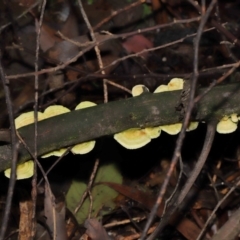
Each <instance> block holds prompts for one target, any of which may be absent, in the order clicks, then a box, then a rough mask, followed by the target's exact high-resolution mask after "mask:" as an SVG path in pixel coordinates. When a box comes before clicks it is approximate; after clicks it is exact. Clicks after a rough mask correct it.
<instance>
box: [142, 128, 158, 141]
mask: <svg viewBox="0 0 240 240" xmlns="http://www.w3.org/2000/svg"><path fill="white" fill-rule="evenodd" d="M144 131H145V132H146V134H147V135H148V136H149V137H150V138H151V139H154V138H158V137H159V136H160V135H161V127H160V126H159V127H147V128H145V129H144Z"/></svg>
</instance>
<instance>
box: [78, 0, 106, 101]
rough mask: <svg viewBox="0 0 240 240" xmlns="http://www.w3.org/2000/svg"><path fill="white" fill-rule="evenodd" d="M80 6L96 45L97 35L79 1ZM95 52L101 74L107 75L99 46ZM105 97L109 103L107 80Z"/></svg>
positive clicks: (104, 90)
mask: <svg viewBox="0 0 240 240" xmlns="http://www.w3.org/2000/svg"><path fill="white" fill-rule="evenodd" d="M78 4H79V7H80V11H81V13H82V16H83V19H84V21H85V23H86V25H87V28H88V30H89V32H90V36H91V38H92V40H93V42H94V43H96V42H97V39H96V37H95V34H94V31H93V28H92V26H91V23H90V22H89V20H88V17H87V15H86V13H85V10H84V8H83V5H82V1H81V0H78ZM94 50H95V53H96V56H97V60H98V65H99V69H100V71H101V74H105V71H104V70H103V61H102V57H101V53H100V50H99V47H98V45H95V47H94ZM103 95H104V103H107V102H108V89H107V82H106V79H103Z"/></svg>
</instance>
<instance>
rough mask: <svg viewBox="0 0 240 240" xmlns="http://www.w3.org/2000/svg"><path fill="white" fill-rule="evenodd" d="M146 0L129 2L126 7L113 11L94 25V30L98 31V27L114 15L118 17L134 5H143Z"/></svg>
mask: <svg viewBox="0 0 240 240" xmlns="http://www.w3.org/2000/svg"><path fill="white" fill-rule="evenodd" d="M145 2H146V0H139V1H136V2H134V3H132V4H129V5H127V6H126V7H124V8H121V9H119V10H117V11H114V12H112V13H111V15H110V16H108V17H106V18H104V19H103V20H102V21H101V22H99V23H98V24H97V25H96V26H94V27H93V30H94V31H96V30H97V29H98V28H100V27H101V26H102V25H103V24H104V23H107V22H108V21H110V20H111V19H112V18H113V17H116V16H117V15H118V14H120V13H122V12H125V11H127V10H129V9H131V8H133V7H137V6H138V5H141V4H143V3H145Z"/></svg>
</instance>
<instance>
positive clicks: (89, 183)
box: [74, 159, 99, 215]
mask: <svg viewBox="0 0 240 240" xmlns="http://www.w3.org/2000/svg"><path fill="white" fill-rule="evenodd" d="M98 165H99V159H96V161H95V164H94V167H93V171H92V173H91V176H90V179H89V181H88V186H87V188H86V190H85V192H84V193H83V195H82V198H81V200H80V201H79V203H78V205H77V207H76V208H75V210H74V214H75V215H76V213H77V212H78V210H79V209H80V207H81V206H82V203H83V201H84V200H85V198H86V196H87V194H88V192H89V191H90V189H91V187H92V184H93V181H94V179H95V177H96V173H97V170H98Z"/></svg>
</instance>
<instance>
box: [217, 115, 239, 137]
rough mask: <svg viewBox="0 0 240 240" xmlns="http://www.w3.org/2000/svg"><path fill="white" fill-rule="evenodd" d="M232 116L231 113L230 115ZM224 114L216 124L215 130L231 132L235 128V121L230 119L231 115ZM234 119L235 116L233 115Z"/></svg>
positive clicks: (224, 132)
mask: <svg viewBox="0 0 240 240" xmlns="http://www.w3.org/2000/svg"><path fill="white" fill-rule="evenodd" d="M231 116H232V115H231ZM231 116H230V117H228V116H224V117H223V118H222V119H221V120H220V122H219V123H218V124H217V129H216V130H217V132H218V133H222V134H227V133H232V132H234V131H236V129H237V122H233V121H232V117H231ZM233 119H234V120H235V117H234V116H233Z"/></svg>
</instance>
